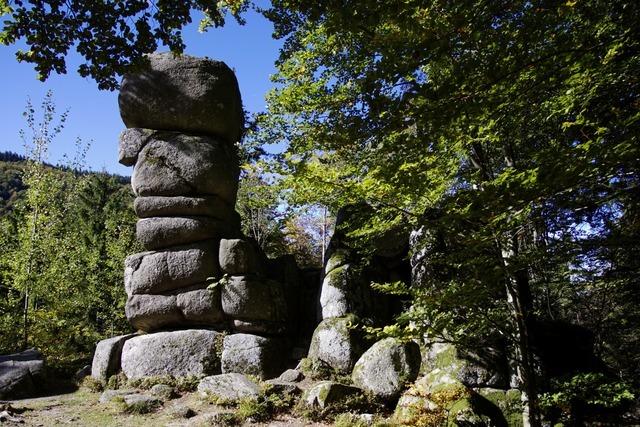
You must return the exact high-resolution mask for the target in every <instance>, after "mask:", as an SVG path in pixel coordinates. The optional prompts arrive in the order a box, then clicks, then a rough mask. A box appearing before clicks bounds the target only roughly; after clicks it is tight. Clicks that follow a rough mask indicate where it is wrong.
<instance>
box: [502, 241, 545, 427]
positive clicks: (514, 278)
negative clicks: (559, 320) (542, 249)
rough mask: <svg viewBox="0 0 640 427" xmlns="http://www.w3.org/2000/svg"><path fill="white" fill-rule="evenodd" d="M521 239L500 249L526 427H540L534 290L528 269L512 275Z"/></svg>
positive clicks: (505, 244)
mask: <svg viewBox="0 0 640 427" xmlns="http://www.w3.org/2000/svg"><path fill="white" fill-rule="evenodd" d="M517 244H518V243H517V238H516V236H514V235H511V236H509V237H508V238H507V239H506V241H504V242H503V243H502V244H501V245H500V247H501V252H502V262H503V266H504V268H505V272H506V280H505V283H506V290H507V302H508V304H509V308H510V310H511V317H512V320H513V322H514V326H515V328H516V336H515V343H516V349H515V358H516V374H517V378H518V382H519V383H520V384H519V385H520V389H521V390H520V391H521V392H522V410H523V411H522V421H523V425H524V426H525V427H529V426H530V427H540V426H541V420H540V409H539V405H538V393H537V386H536V371H535V363H534V360H533V351H532V348H531V334H530V322H531V309H532V307H531V291H530V287H529V277H528V273H527V271H526V270H518V271H515V272H511V271H510V270H511V264H510V263H511V260H512V259H513V258H514V257H515V256H516V255H517Z"/></svg>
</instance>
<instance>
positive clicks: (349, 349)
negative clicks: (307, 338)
mask: <svg viewBox="0 0 640 427" xmlns="http://www.w3.org/2000/svg"><path fill="white" fill-rule="evenodd" d="M356 323H357V318H356V317H355V316H353V315H349V316H344V317H333V318H328V319H325V320H323V321H322V322H320V324H319V325H318V326H317V327H316V330H315V331H314V332H313V337H312V338H311V346H310V347H309V359H311V360H315V361H320V362H322V363H323V364H326V365H327V366H328V367H330V368H331V369H333V370H335V371H336V372H342V373H350V372H351V370H352V369H353V365H354V364H355V363H356V361H357V360H358V358H359V357H360V355H361V354H362V352H363V344H364V343H363V339H362V337H361V335H360V334H359V333H358V332H357V331H355V330H353V329H352V328H351V326H354V325H356Z"/></svg>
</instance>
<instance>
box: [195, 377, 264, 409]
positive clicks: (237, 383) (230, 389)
mask: <svg viewBox="0 0 640 427" xmlns="http://www.w3.org/2000/svg"><path fill="white" fill-rule="evenodd" d="M198 391H199V392H200V394H201V395H203V396H205V397H209V398H211V399H213V400H214V401H215V402H216V403H220V404H223V403H233V402H236V401H238V400H240V399H252V400H257V399H258V397H259V396H260V387H258V384H256V383H254V382H253V381H251V380H250V379H249V378H247V377H245V376H244V375H242V374H238V373H230V374H221V375H212V376H209V377H206V378H203V379H202V381H200V384H198Z"/></svg>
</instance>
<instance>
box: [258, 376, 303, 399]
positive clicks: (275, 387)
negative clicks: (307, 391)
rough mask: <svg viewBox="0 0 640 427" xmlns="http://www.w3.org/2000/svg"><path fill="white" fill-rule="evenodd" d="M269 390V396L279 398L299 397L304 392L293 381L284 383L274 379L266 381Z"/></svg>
mask: <svg viewBox="0 0 640 427" xmlns="http://www.w3.org/2000/svg"><path fill="white" fill-rule="evenodd" d="M265 384H267V386H268V388H267V390H266V392H267V394H269V395H272V394H276V395H279V396H282V395H294V396H295V395H298V394H300V393H301V392H302V389H301V388H300V386H299V385H298V384H296V383H294V382H291V381H282V380H279V379H272V380H267V381H265Z"/></svg>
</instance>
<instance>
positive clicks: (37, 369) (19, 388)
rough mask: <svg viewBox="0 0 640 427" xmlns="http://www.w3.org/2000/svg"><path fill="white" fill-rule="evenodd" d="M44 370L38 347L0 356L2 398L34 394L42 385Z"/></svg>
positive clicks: (0, 397) (15, 397)
mask: <svg viewBox="0 0 640 427" xmlns="http://www.w3.org/2000/svg"><path fill="white" fill-rule="evenodd" d="M44 371H45V365H44V360H43V359H42V355H41V354H40V352H39V351H37V350H36V349H33V348H32V349H29V350H25V351H23V352H21V353H14V354H8V355H4V356H0V399H18V398H23V397H32V396H34V395H35V394H36V393H37V392H38V391H39V390H40V389H41V387H42V383H43V381H44Z"/></svg>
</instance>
